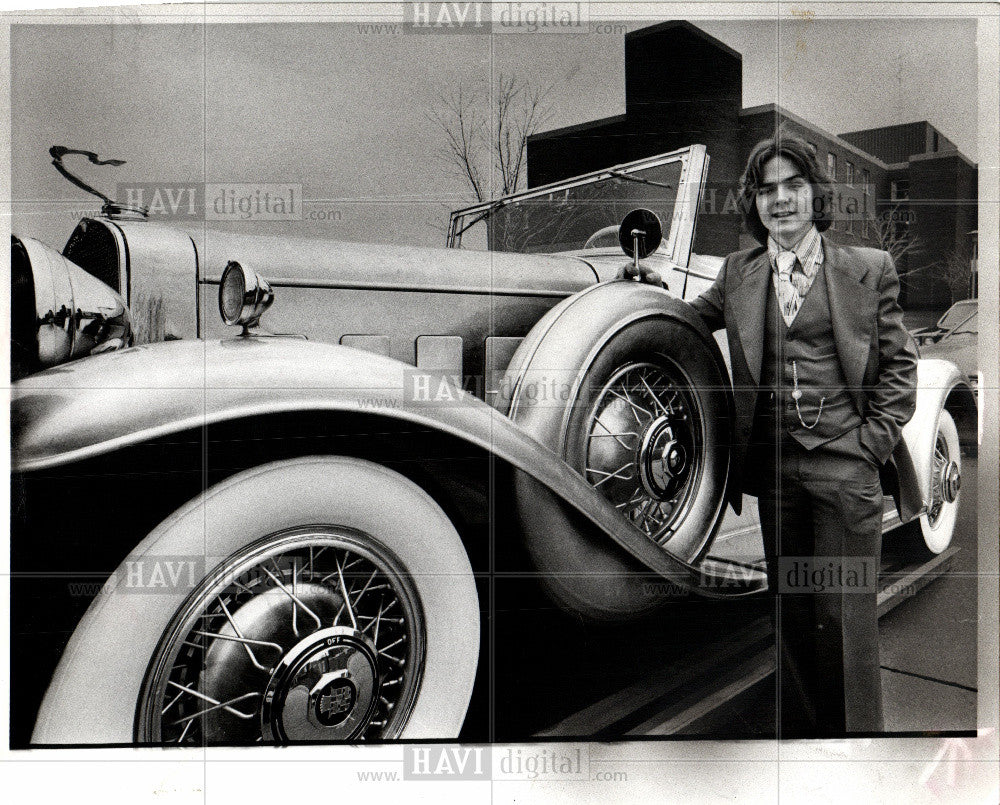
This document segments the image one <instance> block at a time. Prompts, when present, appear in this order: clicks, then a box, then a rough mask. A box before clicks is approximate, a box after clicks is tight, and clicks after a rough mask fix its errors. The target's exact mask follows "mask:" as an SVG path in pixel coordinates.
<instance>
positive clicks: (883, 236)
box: [869, 204, 923, 273]
mask: <svg viewBox="0 0 1000 805" xmlns="http://www.w3.org/2000/svg"><path fill="white" fill-rule="evenodd" d="M869 220H870V222H871V226H872V227H873V229H874V231H875V238H876V240H877V241H878V244H879V248H880V249H882V250H883V251H887V252H889V256H890V257H892V261H893V262H894V263H896V266H897V268H899V263H900V261H901V260H902V258H903V257H904V256H906V255H907V254H913V253H914V252H919V251H921V250H922V249H923V244H922V243H921V242H920V239H919V238H917V237H914V236H913V234H912V233H911V232H910V228H909V226H907V225H906V220H905V215H903V214H902V213H901V212H900V205H899V204H895V205H893V206H892V207H891V208H889V209H887V210H884V211H883V212H882V213H880V214H879V215H878V216H874V215H872V216H871V217H870V219H869ZM920 270H922V269H920ZM901 273H909V272H901Z"/></svg>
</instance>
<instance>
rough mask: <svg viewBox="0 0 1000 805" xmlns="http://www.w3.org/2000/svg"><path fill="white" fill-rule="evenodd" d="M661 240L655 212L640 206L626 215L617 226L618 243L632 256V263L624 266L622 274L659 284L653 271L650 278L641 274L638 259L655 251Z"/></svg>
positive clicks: (657, 277) (658, 222)
mask: <svg viewBox="0 0 1000 805" xmlns="http://www.w3.org/2000/svg"><path fill="white" fill-rule="evenodd" d="M662 240H663V227H662V226H660V219H659V218H657V216H656V213H655V212H653V211H652V210H645V209H642V208H641V207H640V208H639V209H637V210H632V212H630V213H629V214H628V215H626V216H625V217H624V218H623V219H622V222H621V226H619V227H618V243H619V244H621V247H622V251H623V252H625V254H627V255H628V256H629V257H631V258H632V265H631V267H629V266H626V267H625V269H624V275H625V276H626V277H629V278H631V279H634V280H636V281H639V282H642V281H653V284H655V285H659V284H660V277H659V275H658V274H656V273H655V272H654V273H653V274H651V275H650V278H652V279H651V280H647V278H645V277H644V276H643V274H642V268H641V267H640V266H639V261H640V260H641V259H643V258H644V257H649V255H651V254H652V253H653V252H655V251H656V250H657V248H659V245H660V241H662Z"/></svg>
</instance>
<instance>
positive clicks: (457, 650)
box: [32, 457, 480, 744]
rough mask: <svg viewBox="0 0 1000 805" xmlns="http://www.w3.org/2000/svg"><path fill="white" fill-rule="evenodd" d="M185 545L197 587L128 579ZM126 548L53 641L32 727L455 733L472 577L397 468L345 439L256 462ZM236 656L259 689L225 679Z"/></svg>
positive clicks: (231, 739) (84, 739)
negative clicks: (297, 455) (338, 450)
mask: <svg viewBox="0 0 1000 805" xmlns="http://www.w3.org/2000/svg"><path fill="white" fill-rule="evenodd" d="M193 558H197V559H198V561H201V562H203V565H202V573H201V574H199V575H203V576H204V577H203V578H198V579H195V584H194V585H193V587H194V589H193V590H192V589H191V586H192V585H185V584H180V585H175V586H174V587H173V588H172V589H166V590H164V589H162V588H160V589H147V588H146V586H145V585H141V584H140V585H138V586H139V589H132V588H130V587H129V576H128V573H129V572H130V570H131V571H132V573H133V577H132V578H133V580H134V579H135V578H136V577H137V574H136V565H135V564H134V563H136V562H144V563H145V565H144V570H143V571H142V572H141V573H139V574H138V577H140V578H141V577H142V575H143V574H145V575H147V576H148V575H149V573H150V571H151V569H152V568H153V566H154V565H155V564H156V563H158V562H159V563H165V562H168V561H170V560H173V561H175V562H181V563H183V561H185V559H193ZM127 562H132V563H133V564H131V565H128V567H125V563H123V566H122V567H120V568H119V570H118V571H116V574H115V575H114V576H113V577H112V578H113V579H114V580H115V586H114V589H110V590H109V592H108V593H107V594H103V595H99V596H97V597H96V598H95V600H94V601H93V603H92V604H91V606H90V608H89V609H88V610H87V612H86V614H85V616H84V618H83V619H82V621H81V622H80V624H79V626H78V627H77V629H76V631H75V632H74V634H73V636H72V638H71V640H70V642H69V645H68V646H67V648H66V650H65V651H64V653H63V656H62V659H61V660H60V663H59V666H58V668H57V670H56V673H55V675H54V677H53V680H52V683H51V684H50V686H49V689H48V691H47V693H46V695H45V698H44V701H43V703H42V707H41V709H40V712H39V716H38V720H37V722H36V725H35V730H34V734H33V736H32V742H33V743H35V744H65V743H104V744H109V743H110V744H130V743H133V742H134V741H136V740H139V741H140V742H145V741H151V742H155V743H161V742H162V743H174V742H178V740H177V739H178V737H180V741H179V742H181V743H186V742H189V741H191V740H192V739H195V738H197V739H198V740H199V742H201V741H205V740H207V741H208V742H214V741H218V742H220V743H243V742H250V743H254V742H260V741H265V742H266V741H277V742H284V741H294V740H300V739H301V740H328V739H329V740H351V741H356V740H362V739H363V738H364V737H366V736H368V735H373V737H398V738H441V739H453V738H455V737H456V736H457V735H458V733H459V730H460V729H461V726H462V723H463V721H464V719H465V714H466V709H467V707H468V703H469V698H470V696H471V693H472V687H473V683H474V680H475V676H476V667H477V664H478V659H479V634H480V632H479V629H480V625H479V603H478V598H477V594H476V588H475V583H474V580H473V576H472V570H471V567H470V564H469V560H468V557H467V555H466V552H465V548H464V546H463V544H462V541H461V539H460V537H459V535H458V534H457V533H456V531H455V529H454V527H453V526H452V524H451V522H450V521H449V520H448V519H447V517H446V516H445V514H444V513H443V512H442V511H441V509H440V508H439V507H438V506H437V504H436V503H435V502H434V501H433V500H432V499H431V498H430V497H429V496H428V495H427V494H426V493H425V492H424V491H423V490H422V489H420V488H419V487H418V486H416V485H415V484H414V483H412V482H411V481H409V480H408V479H406V478H404V477H403V476H401V475H399V474H398V473H395V472H393V471H391V470H389V469H387V468H385V467H382V466H380V465H377V464H373V463H371V462H367V461H363V460H360V459H354V458H346V457H309V458H301V459H294V460H289V461H281V462H276V463H273V464H268V465H264V466H261V467H256V468H254V469H251V470H247V471H245V472H243V473H240V474H238V475H236V476H233V477H232V478H229V479H227V480H225V481H223V482H221V483H219V484H218V485H216V486H214V487H212V488H211V489H209V490H207V491H206V492H205V493H204V494H202V495H200V496H199V497H198V498H196V499H194V500H192V501H190V502H189V503H187V504H186V505H184V506H183V507H181V508H180V509H179V510H178V511H177V512H175V513H174V514H173V515H171V516H170V517H169V518H167V519H166V520H165V521H164V522H163V523H161V524H160V525H159V526H157V527H156V528H155V529H154V530H153V531H152V532H151V533H150V534H149V535H148V536H147V537H146V538H145V539H144V540H143V541H142V542H141V543H140V544H139V545H138V546H137V547H136V549H135V550H134V551H133V552H132V553H131V554H130V556H129V558H128V559H127V560H126V563H127ZM307 563H308V564H307ZM175 566H176V567H181V568H186V567H187V566H186V565H183V564H180V565H175ZM369 571H370V575H369ZM186 575H187V573H186V572H185V573H183V574H182V575H181V577H182V578H186ZM344 577H347V578H346V580H345V578H344ZM366 581H367V584H368V586H367V588H365V587H364V586H363V585H364V584H365V582H366ZM346 601H352V602H353V604H352V605H350V606H345V602H346ZM227 602H228V605H227ZM199 612H200V613H201V614H199ZM332 613H335V615H333V617H332V620H328V619H329V618H330V617H331V614H332ZM199 618H201V620H199ZM376 620H377V621H378V623H375V621H376ZM192 624H193V626H192ZM331 624H337V625H335V626H334V625H331ZM372 625H374V626H375V628H374V629H371V626H372ZM366 627H367V630H366ZM380 630H381V635H379V634H377V633H378V632H379V631H380ZM393 630H395V631H393ZM400 638H402V640H400ZM185 641H187V642H185ZM191 642H194V643H200V644H201V645H200V646H199V647H197V648H195V647H192V646H191ZM199 651H200V652H202V653H201V654H198V653H197V652H199ZM185 652H186V654H185ZM389 656H391V657H392V658H393V660H392V661H391V662H390V661H389V660H388V659H386V657H389ZM184 657H187V659H183V658H184ZM397 660H401V661H402V662H401V663H400V662H397ZM254 663H256V664H257V666H258V668H257V670H255V669H254V668H253V667H252V664H254ZM397 666H398V667H399V668H402V669H404V670H402V671H398V673H397V671H396V670H394V669H396V668H397ZM213 668H214V669H215V670H216V671H217V672H218V673H212V672H211V671H210V669H213ZM192 669H193V670H192ZM199 669H200V670H199ZM234 669H237V670H239V669H243V670H245V671H247V674H246V675H244V677H243V678H244V679H245V680H256V685H257V687H258V688H259V689H258V690H254V689H250V690H248V691H247V693H248V694H250V695H243V696H240V695H239V694H238V693H237V694H236V695H231V694H232V691H231V690H225V688H226V686H227V685H230V684H231V682H230V681H227V680H230V679H231V677H233V676H234V674H233V670H234ZM383 669H387V670H385V671H384V673H383ZM255 673H256V674H257V676H256V677H254V676H253V674H255ZM185 674H186V676H184V675H185ZM178 675H180V676H178ZM397 676H398V678H399V681H398V682H395V683H392V680H393V679H395V678H396V677H397ZM345 678H346V679H347V680H348V681H344V680H345ZM390 683H392V684H390ZM213 686H214V687H213ZM220 686H221V687H220ZM248 687H252V686H250V685H248ZM183 688H189V689H193V690H195V692H194V693H189V694H185V693H184V692H183ZM213 694H214V695H213ZM206 697H207V698H206ZM223 697H226V698H223ZM168 698H169V699H170V700H171V701H169V702H168ZM175 701H180V702H181V704H175V703H174V702H175ZM185 702H186V704H185ZM390 702H391V703H392V704H393V705H394V706H398V710H396V711H395V713H396V714H393V712H392V711H393V707H389V703H390ZM220 703H222V704H224V705H225V706H219V705H220ZM168 705H169V707H170V708H173V709H172V710H170V712H171V714H172V716H176V717H174V718H172V720H168V717H167V716H166V714H165V713H166V711H165V710H164V708H165V707H167V706H168ZM205 710H208V711H211V712H210V713H208V714H204V715H199V713H201V711H205ZM161 711H163V712H164V715H162V716H160V715H155V714H157V713H159V712H161ZM250 713H256V715H253V716H252V717H250V718H246V716H247V715H248V714H250ZM262 713H263V714H264V715H262ZM150 714H154V715H153V716H151V715H150ZM400 714H401V715H400ZM379 719H381V720H382V721H381V726H380V725H379ZM153 722H156V723H153ZM174 722H176V723H174ZM189 723H194V724H196V725H200V726H196V727H195V729H194V730H191V729H189V728H188V726H187V725H188V724H189ZM246 724H249V725H250V726H249V727H247V726H245V725H246ZM232 725H236V726H235V727H234V732H229V731H228V728H229V726H232ZM199 730H203V731H204V734H199ZM157 731H159V734H157ZM181 731H184V734H183V735H181ZM383 731H384V732H383Z"/></svg>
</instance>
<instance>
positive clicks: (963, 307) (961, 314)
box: [937, 299, 979, 330]
mask: <svg viewBox="0 0 1000 805" xmlns="http://www.w3.org/2000/svg"><path fill="white" fill-rule="evenodd" d="M978 305H979V303H978V302H976V301H975V300H974V299H970V300H969V301H967V302H956V303H955V304H954V305H952V306H951V307H950V308H948V310H947V312H946V313H945V314H944V315H943V316H942V317H941V318H940V319H938V323H937V326H938V327H939V328H940V329H942V330H950V329H951V328H952V327H954V326H955V325H957V324H961V323H962V320H963V319H967V318H968V317H969V316H970V315H971V314H973V313H975V312H976V311H977V310H978Z"/></svg>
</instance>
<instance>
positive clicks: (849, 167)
mask: <svg viewBox="0 0 1000 805" xmlns="http://www.w3.org/2000/svg"><path fill="white" fill-rule="evenodd" d="M844 169H845V170H846V171H847V184H848V186H850V187H853V186H854V163H853V162H845V163H844Z"/></svg>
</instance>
